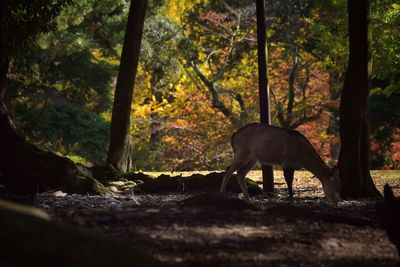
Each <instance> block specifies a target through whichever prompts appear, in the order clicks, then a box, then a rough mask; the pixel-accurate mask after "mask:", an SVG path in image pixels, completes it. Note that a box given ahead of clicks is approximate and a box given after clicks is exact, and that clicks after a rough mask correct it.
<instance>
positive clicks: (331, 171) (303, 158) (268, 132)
mask: <svg viewBox="0 0 400 267" xmlns="http://www.w3.org/2000/svg"><path fill="white" fill-rule="evenodd" d="M231 146H232V149H233V154H234V155H233V160H232V165H230V166H229V167H228V168H227V171H226V172H225V175H224V178H223V180H222V184H221V187H220V191H219V193H220V195H224V194H225V191H226V186H227V184H228V182H229V180H230V177H231V176H232V174H233V173H234V172H235V171H236V172H237V180H238V183H239V186H240V188H241V191H242V194H243V200H244V201H245V202H247V203H251V201H250V197H249V193H248V191H247V187H246V183H245V177H246V175H247V173H248V172H249V171H250V170H251V169H252V168H253V167H254V166H255V165H256V164H257V162H258V163H260V164H261V165H273V166H282V169H283V174H284V177H285V181H286V184H287V189H288V193H289V198H290V199H293V187H292V185H293V177H294V172H295V170H299V169H302V168H304V169H306V170H308V171H310V172H311V173H312V174H313V175H314V176H315V177H317V178H318V179H319V180H320V181H321V183H322V188H323V191H324V194H325V198H326V199H327V200H328V202H329V203H330V204H332V205H334V206H336V205H337V203H338V202H339V200H340V196H339V192H340V189H341V185H342V183H341V180H340V178H339V167H337V166H334V167H332V168H330V167H328V165H326V163H325V162H324V160H323V159H322V158H321V157H320V155H319V154H318V153H317V151H316V150H315V148H314V147H313V146H312V144H311V143H310V142H309V141H308V139H307V138H306V137H305V136H304V135H302V134H301V133H300V132H298V131H296V130H291V129H286V128H281V127H276V126H271V125H268V124H259V123H250V124H247V125H245V126H243V127H242V128H240V129H239V130H237V131H236V132H235V133H233V134H232V137H231Z"/></svg>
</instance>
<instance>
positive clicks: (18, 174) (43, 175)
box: [0, 0, 106, 194]
mask: <svg viewBox="0 0 400 267" xmlns="http://www.w3.org/2000/svg"><path fill="white" fill-rule="evenodd" d="M5 18H6V1H5V0H0V129H1V131H0V134H1V136H0V184H3V185H5V186H6V187H7V189H9V190H11V191H12V192H15V193H29V194H32V193H38V192H43V191H48V190H54V189H59V190H61V189H63V190H65V191H69V192H79V193H86V192H90V193H100V194H103V193H106V189H105V188H104V187H103V186H102V185H101V184H100V183H98V182H97V181H96V180H95V179H93V178H92V177H91V174H90V172H88V171H87V170H85V168H83V167H82V168H79V167H78V166H76V165H75V164H74V163H73V162H72V161H71V160H69V159H67V158H64V157H60V156H57V155H56V154H54V153H51V152H45V151H43V150H40V149H39V148H37V147H36V146H34V145H32V144H29V143H28V142H27V141H26V140H25V139H24V138H22V137H21V136H20V135H18V133H17V131H16V129H15V126H14V124H13V122H12V120H11V118H10V116H9V114H8V112H7V108H6V105H5V100H4V94H5V87H4V86H5V82H6V78H7V72H8V65H9V58H8V54H7V38H6V33H7V31H6V19H5Z"/></svg>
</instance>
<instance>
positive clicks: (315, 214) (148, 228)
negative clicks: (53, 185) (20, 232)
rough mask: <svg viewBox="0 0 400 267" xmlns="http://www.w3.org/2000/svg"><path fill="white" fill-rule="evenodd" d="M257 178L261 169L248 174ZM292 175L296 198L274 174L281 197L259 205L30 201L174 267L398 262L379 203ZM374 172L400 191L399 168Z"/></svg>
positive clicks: (176, 200)
mask: <svg viewBox="0 0 400 267" xmlns="http://www.w3.org/2000/svg"><path fill="white" fill-rule="evenodd" d="M259 176H260V172H257V171H254V172H252V173H251V175H250V177H253V178H254V177H259ZM295 176H296V178H295V181H294V194H295V199H294V201H292V202H289V200H288V199H287V197H286V196H287V191H286V184H285V182H284V179H283V176H282V172H279V171H277V172H275V187H276V194H275V195H273V196H268V195H259V196H256V197H253V198H252V201H253V202H254V204H255V205H257V206H258V207H259V208H260V209H259V210H230V209H224V208H217V207H212V206H209V207H196V206H186V205H182V202H181V201H182V200H184V199H187V198H190V197H192V196H194V195H196V194H192V193H191V194H186V193H171V194H163V195H154V194H152V195H149V194H137V193H135V194H130V193H129V192H128V193H127V192H125V193H124V194H119V195H116V196H115V197H96V196H79V195H65V194H62V193H61V192H56V193H54V194H52V195H39V196H37V197H35V198H34V200H33V201H32V203H30V204H33V205H36V206H39V207H41V208H42V209H44V210H46V211H47V212H48V213H49V214H50V215H52V217H53V219H55V220H56V221H62V222H65V223H68V224H73V225H79V226H81V227H84V228H90V229H94V230H96V231H98V232H101V233H103V234H104V235H106V236H109V237H112V238H116V239H123V240H127V241H128V242H130V243H131V244H133V245H134V246H138V247H141V248H143V249H145V250H147V251H148V252H149V253H150V254H151V255H153V256H154V257H155V258H156V259H158V260H160V261H163V262H167V263H169V264H171V265H172V266H282V267H283V266H398V262H399V258H398V255H397V251H396V249H395V247H394V246H393V245H392V244H391V243H390V242H389V240H388V238H387V236H386V233H385V232H384V231H383V230H382V229H380V228H379V216H378V214H379V210H380V204H381V200H376V199H364V200H357V201H355V200H352V201H341V202H340V204H339V205H338V207H331V206H329V205H327V204H326V203H325V201H324V200H323V193H322V189H321V184H320V182H319V181H318V180H317V179H316V178H312V177H311V175H310V174H309V173H307V172H296V173H295ZM373 177H374V181H375V183H376V185H377V187H378V189H379V190H382V188H383V185H384V184H385V183H389V184H390V185H391V186H393V189H394V192H395V194H396V195H400V179H399V178H400V172H399V171H379V172H373ZM199 194H201V192H199ZM232 197H237V196H236V195H232Z"/></svg>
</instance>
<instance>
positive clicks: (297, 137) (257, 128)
mask: <svg viewBox="0 0 400 267" xmlns="http://www.w3.org/2000/svg"><path fill="white" fill-rule="evenodd" d="M231 144H232V148H233V151H234V153H235V154H237V153H239V154H242V155H248V156H251V157H253V158H255V159H257V160H258V161H259V162H260V163H261V164H271V165H283V166H290V167H294V168H301V167H304V165H305V164H306V163H305V162H304V160H305V158H307V157H308V155H309V154H312V153H314V151H311V150H313V148H312V147H310V146H311V145H310V144H309V142H308V140H307V139H306V138H305V137H304V136H303V135H302V134H300V133H299V132H297V131H294V130H289V129H285V128H280V127H275V126H269V125H262V124H258V123H252V124H248V125H246V126H244V127H242V128H240V129H239V130H238V131H236V132H235V133H234V134H233V135H232V139H231Z"/></svg>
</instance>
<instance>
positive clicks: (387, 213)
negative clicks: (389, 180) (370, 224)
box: [381, 184, 400, 256]
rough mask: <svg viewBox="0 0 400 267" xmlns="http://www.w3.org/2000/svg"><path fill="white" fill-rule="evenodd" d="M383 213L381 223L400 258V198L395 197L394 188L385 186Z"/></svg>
mask: <svg viewBox="0 0 400 267" xmlns="http://www.w3.org/2000/svg"><path fill="white" fill-rule="evenodd" d="M383 196H384V203H383V212H381V223H382V226H383V228H384V229H385V230H386V234H387V236H388V238H389V240H390V242H392V243H393V244H394V245H395V246H396V249H397V253H398V255H399V256H400V198H398V197H395V196H394V194H393V190H392V188H391V187H390V186H389V185H388V184H385V186H384V188H383Z"/></svg>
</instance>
